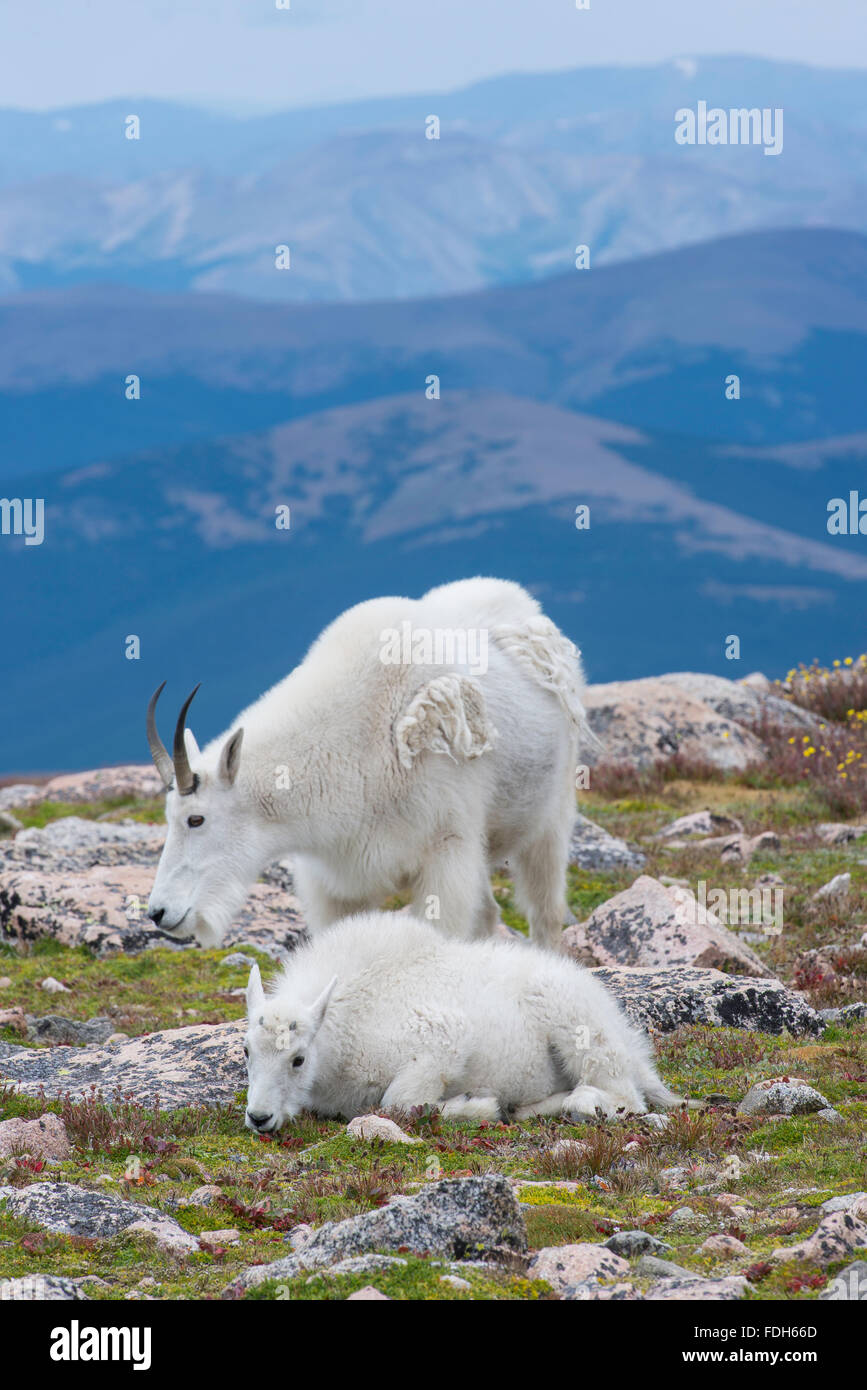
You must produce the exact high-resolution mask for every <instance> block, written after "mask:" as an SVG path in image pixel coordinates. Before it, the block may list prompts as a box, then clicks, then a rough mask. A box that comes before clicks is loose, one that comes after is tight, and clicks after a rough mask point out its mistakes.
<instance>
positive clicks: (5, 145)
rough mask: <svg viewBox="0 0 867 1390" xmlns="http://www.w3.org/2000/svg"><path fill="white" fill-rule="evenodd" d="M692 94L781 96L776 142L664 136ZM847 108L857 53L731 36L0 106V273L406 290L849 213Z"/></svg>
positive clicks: (856, 213) (860, 161)
mask: <svg viewBox="0 0 867 1390" xmlns="http://www.w3.org/2000/svg"><path fill="white" fill-rule="evenodd" d="M699 99H701V100H706V101H708V102H709V103H710V104H714V103H718V104H720V105H722V106H723V107H724V108H726V109H728V108H729V107H731V106H747V107H754V106H756V107H759V108H760V109H761V108H766V107H767V108H777V107H779V108H780V109H782V110H783V113H784V117H785V128H784V130H785V140H784V149H783V153H782V155H781V156H780V157H779V158H775V159H767V158H764V157H763V155H762V151H761V150H760V149H754V148H750V149H744V148H733V147H717V148H709V147H707V146H703V147H697V146H696V147H688V146H679V145H677V144H676V143H675V141H674V113H675V111H676V110H677V109H678V108H680V107H682V106H689V107H692V106H694V105H695V103H696V102H697V101H698V100H699ZM130 112H134V113H135V114H137V115H139V116H140V118H141V121H142V137H141V139H140V140H135V141H130V140H126V139H125V138H124V133H123V122H124V119H125V117H126V116H127V115H128V114H130ZM430 114H435V115H437V117H438V119H439V120H440V122H441V132H440V134H441V138H440V139H439V140H427V139H426V138H425V120H426V118H427V117H428V116H429V115H430ZM865 127H867V91H865V83H864V81H863V76H862V74H860V73H856V72H843V73H839V72H834V73H828V72H823V71H822V70H818V69H812V68H808V67H804V66H799V65H794V64H776V63H772V62H768V61H764V60H759V59H745V58H719V59H700V60H696V61H695V62H694V63H690V62H678V63H669V64H660V65H657V66H654V67H646V68H599V69H593V68H591V69H579V70H576V71H572V72H566V73H548V74H541V75H525V76H513V77H506V78H500V79H495V80H492V81H489V82H484V83H479V84H477V85H475V86H473V87H470V88H467V89H465V90H463V91H458V92H453V93H442V94H436V95H426V96H421V97H418V98H415V97H414V98H405V97H401V98H393V99H387V100H381V101H375V102H360V103H353V104H350V105H346V106H333V107H322V108H318V109H313V110H308V111H289V112H283V113H278V114H275V115H271V116H263V117H255V118H246V119H243V120H241V119H235V118H231V117H227V116H222V115H214V114H211V113H208V112H203V111H200V110H196V109H192V108H186V107H179V106H175V105H172V104H170V103H160V102H151V101H146V102H142V101H136V100H134V99H130V101H129V102H111V103H105V104H103V105H101V106H96V107H85V108H76V109H71V110H68V111H59V112H52V113H44V114H43V113H23V112H10V111H0V150H2V151H3V154H2V155H0V187H2V189H3V203H4V214H3V218H2V220H0V294H4V293H5V294H12V293H15V292H17V291H20V290H28V289H39V288H52V287H58V286H69V285H75V284H89V283H99V284H105V283H112V282H114V283H122V284H127V285H130V286H133V287H136V288H140V289H150V290H159V291H163V292H177V291H195V292H196V293H208V292H228V293H231V294H237V295H244V296H248V297H253V298H258V299H262V300H266V301H271V300H273V301H276V302H298V303H301V302H308V301H316V302H322V301H329V302H342V301H359V300H371V299H386V298H388V299H392V298H396V299H401V298H417V297H421V296H431V295H443V294H455V293H460V292H463V291H468V290H472V289H477V288H478V289H481V288H484V287H486V286H495V285H503V284H515V283H521V282H524V281H527V280H535V279H540V278H544V277H546V276H548V275H551V274H553V273H554V272H556V271H558V270H566V269H567V268H569V267H570V266H571V265H572V264H573V259H574V250H575V247H576V245H578V244H586V245H588V246H590V248H591V254H592V257H593V262H594V264H605V263H608V262H616V261H623V260H626V259H629V258H632V257H636V256H645V255H648V254H652V253H655V252H657V251H661V250H665V249H670V248H672V247H676V246H681V245H687V244H694V243H697V242H700V241H703V240H706V239H710V238H712V237H719V236H721V235H727V234H734V233H741V232H748V231H751V230H755V229H759V228H769V227H780V226H789V227H799V226H805V227H808V226H824V227H836V228H846V229H850V230H854V231H865V230H867V151H865V147H864V140H863V131H864V129H865ZM284 244H285V245H288V246H289V247H290V249H291V253H292V267H291V269H290V270H286V271H278V270H276V269H275V264H274V262H275V248H276V247H277V246H278V245H284Z"/></svg>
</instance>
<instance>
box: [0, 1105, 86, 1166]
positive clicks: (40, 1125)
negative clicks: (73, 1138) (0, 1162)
mask: <svg viewBox="0 0 867 1390" xmlns="http://www.w3.org/2000/svg"><path fill="white" fill-rule="evenodd" d="M15 1151H17V1152H19V1153H28V1154H29V1155H30V1157H31V1158H36V1159H39V1158H41V1159H50V1158H56V1159H60V1158H68V1157H69V1155H70V1154H71V1152H72V1145H71V1144H70V1142H69V1136H68V1135H67V1133H66V1126H65V1125H64V1123H63V1121H62V1120H61V1118H60V1116H59V1115H53V1114H51V1112H50V1111H49V1112H47V1113H46V1114H45V1115H40V1116H39V1119H38V1120H19V1119H12V1120H3V1121H2V1122H0V1157H3V1158H5V1157H7V1156H8V1155H9V1154H11V1153H13V1152H15Z"/></svg>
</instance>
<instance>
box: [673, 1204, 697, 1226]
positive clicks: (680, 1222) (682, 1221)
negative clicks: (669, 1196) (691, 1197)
mask: <svg viewBox="0 0 867 1390" xmlns="http://www.w3.org/2000/svg"><path fill="white" fill-rule="evenodd" d="M668 1219H669V1221H673V1222H674V1224H675V1226H688V1225H689V1224H690V1222H692V1221H700V1220H701V1217H699V1216H696V1214H695V1212H694V1211H693V1209H692V1207H678V1208H677V1211H673V1212H672V1213H671V1216H670V1217H669V1218H668Z"/></svg>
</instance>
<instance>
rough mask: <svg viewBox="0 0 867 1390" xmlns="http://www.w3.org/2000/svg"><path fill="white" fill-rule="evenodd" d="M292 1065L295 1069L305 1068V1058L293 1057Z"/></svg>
mask: <svg viewBox="0 0 867 1390" xmlns="http://www.w3.org/2000/svg"><path fill="white" fill-rule="evenodd" d="M292 1065H293V1067H303V1065H304V1058H303V1057H293V1058H292Z"/></svg>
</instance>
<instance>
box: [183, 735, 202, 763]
mask: <svg viewBox="0 0 867 1390" xmlns="http://www.w3.org/2000/svg"><path fill="white" fill-rule="evenodd" d="M184 743H185V744H186V745H187V757H188V758H197V757H198V756H199V745H198V744H197V743H196V736H195V734H194V733H193V731H192V729H184Z"/></svg>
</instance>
